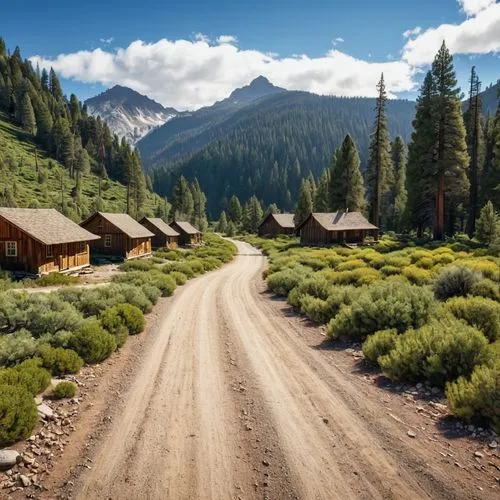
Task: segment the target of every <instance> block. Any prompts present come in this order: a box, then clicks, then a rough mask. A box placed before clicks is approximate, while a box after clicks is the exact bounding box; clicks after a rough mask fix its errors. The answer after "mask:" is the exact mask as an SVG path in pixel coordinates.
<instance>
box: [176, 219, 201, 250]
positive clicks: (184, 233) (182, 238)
mask: <svg viewBox="0 0 500 500" xmlns="http://www.w3.org/2000/svg"><path fill="white" fill-rule="evenodd" d="M170 226H171V227H172V228H173V229H175V231H177V232H178V233H179V244H180V245H200V244H201V242H202V241H203V240H202V234H201V232H200V231H198V229H196V228H195V227H194V226H193V225H191V224H190V223H189V222H186V221H180V220H174V221H173V222H172V223H171V224H170Z"/></svg>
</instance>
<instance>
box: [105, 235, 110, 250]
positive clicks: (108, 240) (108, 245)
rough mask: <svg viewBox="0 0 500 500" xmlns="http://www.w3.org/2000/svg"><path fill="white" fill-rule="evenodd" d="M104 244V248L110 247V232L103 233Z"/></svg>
mask: <svg viewBox="0 0 500 500" xmlns="http://www.w3.org/2000/svg"><path fill="white" fill-rule="evenodd" d="M104 246H105V247H106V248H110V247H111V235H110V234H105V235H104Z"/></svg>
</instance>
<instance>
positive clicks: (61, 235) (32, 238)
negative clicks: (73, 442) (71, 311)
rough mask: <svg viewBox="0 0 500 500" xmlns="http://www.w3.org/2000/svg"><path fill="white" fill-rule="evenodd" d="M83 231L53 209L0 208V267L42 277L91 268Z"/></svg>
mask: <svg viewBox="0 0 500 500" xmlns="http://www.w3.org/2000/svg"><path fill="white" fill-rule="evenodd" d="M98 239H99V236H95V235H94V234H92V233H90V232H88V231H86V230H85V229H83V228H81V227H80V226H79V225H78V224H76V223H74V222H73V221H72V220H70V219H68V218H67V217H65V216H64V215H63V214H61V213H59V212H58V211H57V210H55V209H53V208H0V267H1V268H2V269H7V270H9V271H20V272H23V273H28V274H36V275H43V274H49V273H53V272H59V273H68V272H72V271H77V270H79V269H83V268H85V267H88V266H89V265H90V257H89V242H93V241H96V240H98Z"/></svg>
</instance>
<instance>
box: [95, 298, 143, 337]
mask: <svg viewBox="0 0 500 500" xmlns="http://www.w3.org/2000/svg"><path fill="white" fill-rule="evenodd" d="M100 320H101V324H102V326H103V327H104V328H106V330H108V331H109V332H110V333H112V334H113V335H117V334H118V333H120V332H122V331H123V330H125V332H127V333H128V334H130V335H136V334H138V333H141V332H142V331H143V330H144V326H145V324H146V321H145V319H144V314H142V311H141V310H140V309H139V308H137V307H135V306H131V305H130V304H118V305H116V306H113V307H110V308H109V309H107V310H106V311H104V312H103V313H102V314H101V317H100Z"/></svg>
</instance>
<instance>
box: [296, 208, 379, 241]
mask: <svg viewBox="0 0 500 500" xmlns="http://www.w3.org/2000/svg"><path fill="white" fill-rule="evenodd" d="M297 232H298V233H299V234H300V243H301V245H307V246H328V245H343V244H349V243H351V244H353V243H354V244H363V243H364V241H365V238H366V237H367V236H371V237H373V238H374V240H378V234H379V229H378V227H376V226H374V225H373V224H371V223H370V222H368V221H367V220H366V218H365V217H364V216H363V214H361V213H359V212H334V213H311V214H309V216H308V217H307V218H306V220H305V221H304V222H302V224H300V225H299V226H297Z"/></svg>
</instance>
